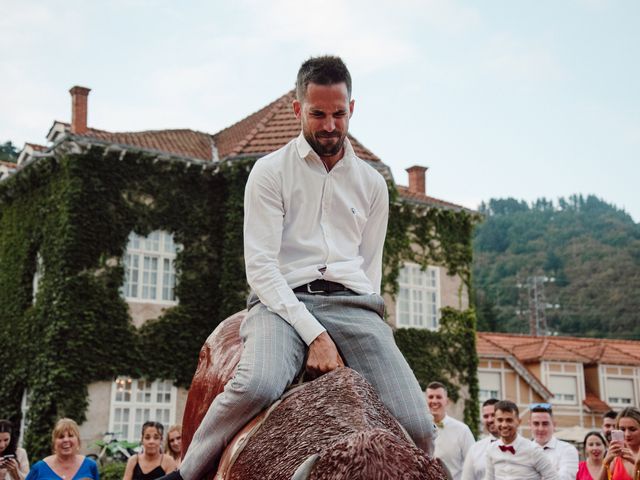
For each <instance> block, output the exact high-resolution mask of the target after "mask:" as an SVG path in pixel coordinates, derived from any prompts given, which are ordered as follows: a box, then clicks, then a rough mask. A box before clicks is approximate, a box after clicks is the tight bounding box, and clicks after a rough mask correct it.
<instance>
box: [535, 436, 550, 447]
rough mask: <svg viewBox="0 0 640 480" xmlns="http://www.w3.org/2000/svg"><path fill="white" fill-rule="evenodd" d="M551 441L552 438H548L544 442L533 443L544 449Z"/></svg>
mask: <svg viewBox="0 0 640 480" xmlns="http://www.w3.org/2000/svg"><path fill="white" fill-rule="evenodd" d="M551 440H553V436H551V437H549V438H548V439H547V440H546V441H545V440H536V441H535V442H536V443H537V444H538V445H540V446H541V447H544V446H545V445H549V443H551Z"/></svg>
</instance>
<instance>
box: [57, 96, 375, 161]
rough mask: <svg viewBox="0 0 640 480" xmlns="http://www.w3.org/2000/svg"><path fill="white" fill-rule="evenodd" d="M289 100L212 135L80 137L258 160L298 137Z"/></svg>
mask: <svg viewBox="0 0 640 480" xmlns="http://www.w3.org/2000/svg"><path fill="white" fill-rule="evenodd" d="M293 99H294V92H293V90H292V91H290V92H288V93H286V94H285V95H283V96H282V97H280V98H278V99H277V100H276V101H274V102H272V103H270V104H269V105H267V106H266V107H264V108H262V109H260V110H258V111H257V112H255V113H253V114H251V115H249V116H248V117H246V118H244V119H242V120H240V121H239V122H237V123H234V124H233V125H231V126H230V127H228V128H225V129H224V130H221V131H220V132H218V133H216V134H214V135H209V134H207V133H203V132H198V131H194V130H188V129H180V130H150V131H144V132H108V131H105V130H98V129H95V128H89V129H88V130H87V132H86V133H84V134H82V135H80V136H81V137H85V138H95V139H98V140H103V141H107V142H112V143H117V144H120V145H129V146H133V147H139V148H144V149H148V150H155V151H159V152H167V153H171V154H174V155H179V156H183V157H188V158H196V159H199V160H205V161H211V160H217V159H220V160H224V159H227V158H233V157H239V156H258V157H259V156H263V155H266V154H268V153H271V152H273V151H275V150H277V149H279V148H281V147H283V146H284V145H286V144H287V143H288V142H289V141H290V140H291V139H293V138H295V137H297V136H298V135H299V133H300V122H299V121H298V120H297V119H296V117H295V115H294V114H293V109H292V107H291V102H292V101H293ZM60 123H61V125H63V126H64V128H65V130H66V131H69V128H70V125H69V124H68V123H64V122H60ZM349 140H350V141H351V143H352V145H353V149H354V151H355V153H356V155H358V157H360V158H361V159H363V160H370V161H374V162H380V159H379V158H378V157H377V156H376V155H375V154H374V153H373V152H371V151H370V150H369V149H367V148H366V147H365V146H364V145H362V144H361V143H360V142H359V141H358V140H356V138H355V137H353V136H352V135H350V134H349ZM214 149H215V150H216V152H217V158H216V157H215V156H214V153H213V152H214Z"/></svg>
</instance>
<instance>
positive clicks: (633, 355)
mask: <svg viewBox="0 0 640 480" xmlns="http://www.w3.org/2000/svg"><path fill="white" fill-rule="evenodd" d="M477 341H478V345H482V349H478V354H479V355H483V354H484V355H488V356H496V355H498V356H499V355H505V352H506V353H508V354H511V355H513V356H514V357H516V358H517V359H518V360H519V361H521V362H523V363H528V362H539V361H543V360H546V361H554V360H555V361H565V362H579V363H585V364H593V363H605V364H613V365H637V366H640V341H633V340H614V339H594V338H577V337H555V336H554V337H534V336H530V335H517V334H506V333H488V332H478V337H477Z"/></svg>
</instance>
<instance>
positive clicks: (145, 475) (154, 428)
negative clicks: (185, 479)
mask: <svg viewBox="0 0 640 480" xmlns="http://www.w3.org/2000/svg"><path fill="white" fill-rule="evenodd" d="M163 432H164V427H163V426H162V424H161V423H158V422H145V423H144V424H143V425H142V449H143V450H142V453H140V454H137V455H134V456H132V457H131V458H130V459H129V461H128V462H127V468H126V469H125V471H124V478H123V480H155V479H156V478H160V477H162V476H163V475H166V474H167V473H169V472H172V471H174V470H175V469H176V462H175V460H174V459H173V458H172V457H171V455H165V454H163V453H162V435H163Z"/></svg>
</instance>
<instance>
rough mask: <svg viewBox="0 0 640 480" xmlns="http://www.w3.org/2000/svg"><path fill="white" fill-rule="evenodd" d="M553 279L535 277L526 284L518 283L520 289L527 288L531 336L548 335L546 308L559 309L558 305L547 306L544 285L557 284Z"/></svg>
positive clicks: (528, 278)
mask: <svg viewBox="0 0 640 480" xmlns="http://www.w3.org/2000/svg"><path fill="white" fill-rule="evenodd" d="M555 281H556V279H555V278H553V277H547V276H545V275H533V276H530V277H527V281H526V283H525V284H521V283H518V288H525V287H526V289H527V290H526V292H527V301H528V304H529V335H533V336H536V337H537V336H539V335H548V334H549V331H548V328H547V317H546V313H545V308H546V307H553V308H558V306H556V305H550V304H547V302H546V299H545V294H544V284H545V283H549V282H555Z"/></svg>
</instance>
